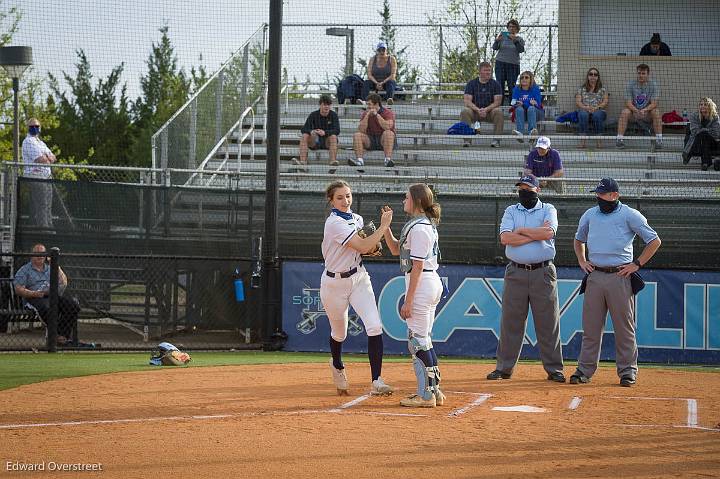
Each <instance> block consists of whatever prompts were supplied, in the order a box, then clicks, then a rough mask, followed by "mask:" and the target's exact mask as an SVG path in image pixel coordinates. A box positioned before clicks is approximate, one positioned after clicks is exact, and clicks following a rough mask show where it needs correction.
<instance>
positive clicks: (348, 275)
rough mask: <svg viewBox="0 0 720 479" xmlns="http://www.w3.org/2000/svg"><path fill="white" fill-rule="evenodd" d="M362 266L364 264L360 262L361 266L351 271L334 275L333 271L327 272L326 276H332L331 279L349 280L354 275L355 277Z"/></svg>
mask: <svg viewBox="0 0 720 479" xmlns="http://www.w3.org/2000/svg"><path fill="white" fill-rule="evenodd" d="M362 265H363V264H362V261H360V264H359V265H357V266H355V267H354V268H352V269H350V270H348V271H345V272H344V273H333V272H331V271H325V274H326V275H328V276H330V277H331V278H343V279H344V278H349V277H350V276H352V275H354V274H355V273H357V271H358V268H359V267H360V266H362Z"/></svg>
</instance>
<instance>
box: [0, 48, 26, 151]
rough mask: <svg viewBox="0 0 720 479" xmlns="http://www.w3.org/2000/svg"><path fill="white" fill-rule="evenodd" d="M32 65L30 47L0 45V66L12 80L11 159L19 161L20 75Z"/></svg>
mask: <svg viewBox="0 0 720 479" xmlns="http://www.w3.org/2000/svg"><path fill="white" fill-rule="evenodd" d="M30 65H32V48H31V47H2V48H0V66H2V67H3V68H4V69H5V71H6V72H7V74H8V76H9V77H10V78H12V81H13V161H14V162H15V163H18V162H19V161H20V116H19V113H18V110H20V100H19V99H18V90H20V77H21V76H22V74H23V73H24V72H25V70H26V69H27V67H29V66H30Z"/></svg>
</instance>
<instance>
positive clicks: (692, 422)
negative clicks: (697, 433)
mask: <svg viewBox="0 0 720 479" xmlns="http://www.w3.org/2000/svg"><path fill="white" fill-rule="evenodd" d="M609 398H610V399H632V400H639V401H685V404H687V420H686V422H685V424H675V425H673V427H687V428H691V429H693V428H699V427H700V426H698V406H697V399H694V398H676V397H665V398H664V397H644V396H609ZM657 426H659V427H666V426H663V425H661V424H658V425H657Z"/></svg>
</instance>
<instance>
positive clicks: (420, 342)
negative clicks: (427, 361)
mask: <svg viewBox="0 0 720 479" xmlns="http://www.w3.org/2000/svg"><path fill="white" fill-rule="evenodd" d="M432 347H433V345H432V340H431V339H430V336H416V335H415V334H413V333H412V332H411V333H410V335H409V337H408V349H409V350H410V354H411V355H412V356H413V357H415V355H416V354H417V352H418V351H430V350H431V349H432Z"/></svg>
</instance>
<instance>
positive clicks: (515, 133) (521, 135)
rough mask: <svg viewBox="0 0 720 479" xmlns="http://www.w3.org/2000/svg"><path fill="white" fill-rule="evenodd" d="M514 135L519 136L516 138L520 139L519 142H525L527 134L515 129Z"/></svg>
mask: <svg viewBox="0 0 720 479" xmlns="http://www.w3.org/2000/svg"><path fill="white" fill-rule="evenodd" d="M513 135H515V136H516V137H517V138H515V139H516V140H517V141H518V143H525V136H524V135H523V134H522V133H520V132H519V131H517V130H513Z"/></svg>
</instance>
